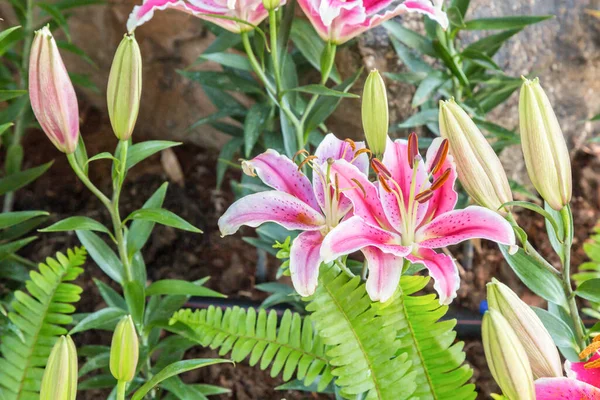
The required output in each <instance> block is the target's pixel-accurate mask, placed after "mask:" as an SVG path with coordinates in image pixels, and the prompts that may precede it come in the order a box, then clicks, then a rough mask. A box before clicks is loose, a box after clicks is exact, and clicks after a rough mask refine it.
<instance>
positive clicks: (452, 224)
mask: <svg viewBox="0 0 600 400" xmlns="http://www.w3.org/2000/svg"><path fill="white" fill-rule="evenodd" d="M371 165H372V166H373V169H374V170H375V172H376V173H377V174H378V176H379V186H378V187H377V186H375V185H374V184H373V183H371V182H369V181H368V180H367V179H365V178H364V175H363V174H362V172H361V171H359V170H358V169H357V168H356V167H355V166H353V165H351V164H349V163H347V162H345V161H343V160H341V161H336V162H335V163H333V165H332V166H331V175H332V176H335V177H336V178H335V180H337V182H338V183H339V185H340V187H341V188H349V187H352V186H356V185H353V184H352V183H353V182H360V185H361V188H360V190H356V189H352V190H344V191H343V193H344V194H345V195H346V196H347V197H348V198H350V200H351V201H352V203H353V205H354V216H353V217H351V218H349V219H347V220H345V221H344V222H342V223H341V224H339V225H338V226H337V227H336V228H334V229H333V230H332V231H331V232H330V233H329V235H327V237H326V238H325V240H324V242H323V245H322V247H321V255H322V257H323V259H324V261H325V262H329V261H332V260H335V259H336V258H338V257H340V256H342V255H345V254H350V253H353V252H355V251H358V250H361V251H362V252H363V253H364V255H365V258H366V260H367V263H368V267H369V278H368V280H367V291H368V292H369V295H370V297H371V299H372V300H379V301H386V300H387V299H389V298H390V297H391V296H392V295H393V294H394V291H395V290H396V288H397V287H398V283H399V281H400V275H401V274H402V264H403V259H404V258H406V259H408V260H409V261H410V262H411V263H413V264H415V263H416V264H422V265H423V266H424V267H425V268H427V269H428V270H429V274H430V275H431V276H432V277H433V279H434V280H435V285H434V288H435V289H436V290H437V292H438V293H439V298H440V303H442V304H449V303H450V302H451V301H452V299H453V298H454V297H456V291H457V290H458V287H459V276H458V270H457V267H456V264H455V263H454V260H453V259H452V258H451V257H450V256H448V255H445V254H443V253H437V252H435V251H434V250H433V249H437V248H441V247H445V246H449V245H453V244H457V243H460V242H462V241H464V240H468V239H474V238H482V239H488V240H492V241H495V242H498V243H502V244H506V245H510V246H514V245H515V235H514V232H513V229H512V228H511V226H510V224H509V223H508V222H507V221H506V220H504V219H503V218H502V217H501V216H500V215H498V214H497V213H495V212H493V211H490V210H488V209H486V208H483V207H478V206H470V207H467V208H465V209H463V210H454V207H455V205H456V201H457V199H458V195H457V193H456V191H455V190H454V183H455V181H456V169H455V166H454V162H453V160H452V157H451V156H450V155H448V142H447V141H446V140H442V139H441V138H438V139H436V140H434V142H433V144H432V145H431V147H430V148H429V150H428V151H427V161H423V160H422V158H421V156H420V155H419V154H418V147H417V143H416V135H414V134H413V135H411V139H410V140H409V142H407V141H405V140H397V141H395V142H393V143H391V142H390V143H388V145H387V146H386V151H385V154H384V156H383V162H380V161H379V160H377V159H374V160H373V161H372V164H371Z"/></svg>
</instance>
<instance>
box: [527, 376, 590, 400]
mask: <svg viewBox="0 0 600 400" xmlns="http://www.w3.org/2000/svg"><path fill="white" fill-rule="evenodd" d="M535 398H536V399H537V400H600V389H598V388H597V387H595V386H592V385H590V384H589V383H585V382H582V381H578V380H577V379H571V378H540V379H538V380H536V381H535Z"/></svg>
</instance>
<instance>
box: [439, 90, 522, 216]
mask: <svg viewBox="0 0 600 400" xmlns="http://www.w3.org/2000/svg"><path fill="white" fill-rule="evenodd" d="M439 119H440V132H441V134H442V137H444V138H446V139H448V142H449V144H450V151H451V152H452V156H453V157H454V162H455V163H456V168H457V170H458V178H459V179H460V183H462V185H463V187H464V188H465V190H466V191H467V193H468V194H469V196H471V197H472V198H473V200H475V201H476V202H477V203H478V204H480V205H482V206H484V207H487V208H489V209H490V210H493V211H497V212H499V213H501V214H504V213H505V211H504V210H501V209H500V207H501V206H502V205H503V204H504V203H508V202H509V201H512V200H513V197H512V192H511V190H510V185H509V184H508V178H507V177H506V172H504V168H503V167H502V163H501V162H500V159H499V158H498V156H497V155H496V153H495V152H494V149H492V146H490V144H489V143H488V141H487V139H486V138H485V136H483V134H482V133H481V131H480V130H479V128H478V127H477V125H475V123H474V122H473V121H472V120H471V118H469V116H468V115H467V113H466V112H465V111H464V110H463V109H462V108H461V107H460V106H459V105H458V104H456V102H455V101H454V100H448V101H441V102H440V118H439Z"/></svg>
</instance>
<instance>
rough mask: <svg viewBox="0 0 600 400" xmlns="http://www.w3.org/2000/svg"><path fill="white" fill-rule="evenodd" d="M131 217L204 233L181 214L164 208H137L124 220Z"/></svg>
mask: <svg viewBox="0 0 600 400" xmlns="http://www.w3.org/2000/svg"><path fill="white" fill-rule="evenodd" d="M131 219H132V220H143V221H149V222H155V223H158V224H162V225H166V226H171V227H173V228H177V229H181V230H184V231H188V232H194V233H202V231H201V230H200V229H198V228H196V227H195V226H193V225H192V224H190V223H189V222H187V221H186V220H184V219H183V218H181V217H180V216H178V215H176V214H174V213H172V212H171V211H168V210H165V209H163V208H142V209H140V210H136V211H134V212H132V213H131V214H129V216H128V217H127V218H126V219H125V220H124V221H123V222H125V221H128V220H131Z"/></svg>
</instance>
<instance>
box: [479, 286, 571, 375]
mask: <svg viewBox="0 0 600 400" xmlns="http://www.w3.org/2000/svg"><path fill="white" fill-rule="evenodd" d="M487 300H488V306H489V308H490V309H492V310H495V311H498V312H499V313H500V314H502V316H503V317H504V318H505V319H506V320H507V321H508V323H509V324H510V326H511V327H512V328H513V330H514V331H515V333H516V334H517V337H518V338H519V341H520V342H521V344H522V345H523V348H524V349H525V352H526V353H527V357H528V358H529V364H530V365H531V371H532V372H533V377H534V378H535V379H537V378H552V377H560V376H562V375H563V374H562V365H561V361H560V355H559V354H558V349H557V348H556V346H555V345H554V341H553V340H552V337H551V336H550V334H549V333H548V331H547V330H546V328H544V324H542V321H541V320H540V319H539V317H538V316H537V315H536V314H535V313H534V312H533V310H532V309H531V308H530V307H529V306H528V305H527V304H526V303H525V302H523V301H522V300H521V299H519V296H517V295H516V293H515V292H513V291H512V290H510V288H509V287H508V286H506V285H505V284H503V283H501V282H499V281H497V280H496V279H492V282H491V283H488V285H487Z"/></svg>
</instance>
